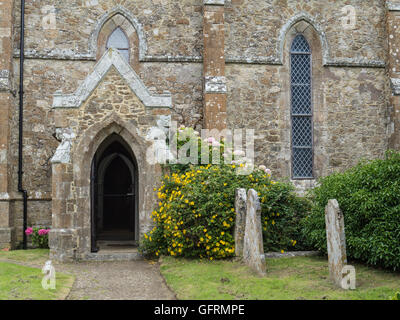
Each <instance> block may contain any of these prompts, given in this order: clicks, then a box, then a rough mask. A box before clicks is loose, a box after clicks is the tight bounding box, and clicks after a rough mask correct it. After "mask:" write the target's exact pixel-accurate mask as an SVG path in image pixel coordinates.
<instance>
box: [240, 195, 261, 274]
mask: <svg viewBox="0 0 400 320" xmlns="http://www.w3.org/2000/svg"><path fill="white" fill-rule="evenodd" d="M243 261H244V262H245V263H246V264H247V265H248V266H249V267H250V268H252V269H253V270H254V271H255V272H257V273H258V274H259V275H261V276H264V275H266V265H265V257H264V244H263V236H262V227H261V204H260V200H259V198H258V195H257V192H256V191H255V190H254V189H250V190H249V191H248V193H247V215H246V228H245V232H244V243H243Z"/></svg>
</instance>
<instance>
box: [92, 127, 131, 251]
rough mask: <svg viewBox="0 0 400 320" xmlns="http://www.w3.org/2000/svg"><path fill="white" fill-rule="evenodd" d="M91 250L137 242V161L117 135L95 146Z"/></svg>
mask: <svg viewBox="0 0 400 320" xmlns="http://www.w3.org/2000/svg"><path fill="white" fill-rule="evenodd" d="M91 185H92V188H91V189H92V190H91V211H92V215H91V218H92V219H91V220H92V221H91V227H92V233H91V236H92V245H91V247H92V252H96V251H98V247H99V246H100V247H101V246H103V245H105V246H107V245H134V244H136V241H137V230H138V225H137V224H138V223H137V186H138V173H137V163H136V159H135V157H134V155H133V153H132V152H131V151H130V148H129V146H128V145H127V143H126V142H125V141H124V140H123V139H122V138H121V137H120V136H119V135H117V134H113V135H111V136H110V137H108V138H107V139H106V140H105V141H104V142H103V143H102V144H101V145H100V147H99V148H98V150H97V152H96V154H95V156H94V158H93V162H92V174H91Z"/></svg>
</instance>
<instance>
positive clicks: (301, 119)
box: [290, 35, 313, 179]
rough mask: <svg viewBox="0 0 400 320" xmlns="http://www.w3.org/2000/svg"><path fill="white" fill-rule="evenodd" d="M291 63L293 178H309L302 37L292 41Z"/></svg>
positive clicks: (307, 72)
mask: <svg viewBox="0 0 400 320" xmlns="http://www.w3.org/2000/svg"><path fill="white" fill-rule="evenodd" d="M290 64H291V76H290V79H291V113H292V167H293V178H295V179H296V178H297V179H299V178H312V177H313V134H312V132H313V125H312V107H311V105H312V104H311V103H312V99H311V83H312V79H311V50H310V46H309V44H308V42H307V40H306V39H305V38H304V36H303V35H298V36H296V38H295V39H294V40H293V43H292V47H291V52H290Z"/></svg>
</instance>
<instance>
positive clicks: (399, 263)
mask: <svg viewBox="0 0 400 320" xmlns="http://www.w3.org/2000/svg"><path fill="white" fill-rule="evenodd" d="M311 196H312V198H313V202H314V205H313V208H312V210H311V213H310V215H309V216H307V217H306V218H305V219H304V220H303V221H302V226H303V234H304V237H305V238H306V240H307V243H308V244H309V245H311V246H313V247H314V248H316V249H318V250H320V251H322V252H325V253H326V251H327V249H326V233H325V206H326V204H327V202H328V200H329V199H337V200H338V202H339V205H340V208H341V210H342V211H343V215H344V222H345V223H344V224H345V232H346V245H347V256H348V257H350V258H355V259H359V260H361V261H364V262H366V263H368V264H370V265H376V266H382V267H386V268H390V269H393V270H397V269H399V267H400V154H399V153H396V152H393V151H389V152H388V153H387V155H386V158H385V159H383V160H381V159H379V160H373V161H363V162H361V163H359V164H358V165H357V166H355V167H354V168H351V169H349V170H347V171H346V172H344V173H336V174H333V175H331V176H328V177H325V178H323V179H321V180H320V186H319V187H317V188H315V189H314V190H312V191H311Z"/></svg>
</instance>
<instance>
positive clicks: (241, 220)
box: [235, 188, 247, 257]
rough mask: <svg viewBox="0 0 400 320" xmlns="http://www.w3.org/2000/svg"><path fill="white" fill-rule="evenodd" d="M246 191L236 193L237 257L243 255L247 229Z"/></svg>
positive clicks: (238, 190) (241, 190)
mask: <svg viewBox="0 0 400 320" xmlns="http://www.w3.org/2000/svg"><path fill="white" fill-rule="evenodd" d="M246 201H247V195H246V189H243V188H240V189H236V191H235V212H236V221H235V254H236V256H237V257H241V256H242V255H243V240H244V231H245V228H246V205H247V204H246Z"/></svg>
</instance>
